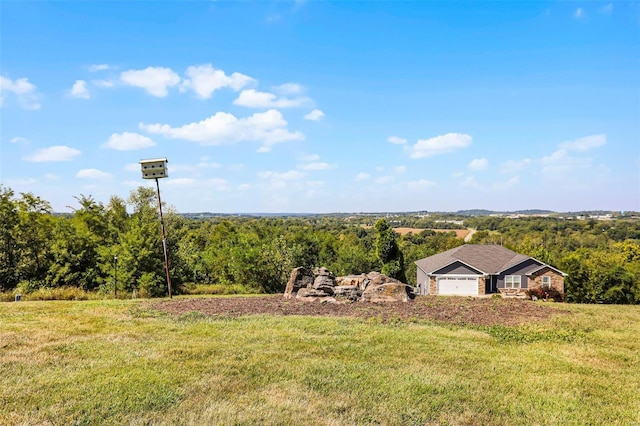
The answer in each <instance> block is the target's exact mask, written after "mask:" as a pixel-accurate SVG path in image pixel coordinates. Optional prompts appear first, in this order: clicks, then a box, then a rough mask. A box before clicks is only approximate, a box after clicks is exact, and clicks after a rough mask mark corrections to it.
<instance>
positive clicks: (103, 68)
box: [88, 64, 111, 72]
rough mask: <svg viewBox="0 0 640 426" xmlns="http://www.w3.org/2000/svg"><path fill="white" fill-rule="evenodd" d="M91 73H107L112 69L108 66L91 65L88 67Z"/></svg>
mask: <svg viewBox="0 0 640 426" xmlns="http://www.w3.org/2000/svg"><path fill="white" fill-rule="evenodd" d="M88 68H89V71H90V72H96V71H106V70H109V69H111V67H110V66H109V65H107V64H94V65H89V66H88Z"/></svg>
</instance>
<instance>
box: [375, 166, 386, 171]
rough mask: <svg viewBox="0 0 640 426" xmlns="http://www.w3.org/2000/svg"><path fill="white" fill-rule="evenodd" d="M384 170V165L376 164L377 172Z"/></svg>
mask: <svg viewBox="0 0 640 426" xmlns="http://www.w3.org/2000/svg"><path fill="white" fill-rule="evenodd" d="M382 171H384V167H382V166H376V172H382Z"/></svg>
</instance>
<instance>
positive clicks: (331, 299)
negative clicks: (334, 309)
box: [284, 267, 414, 303]
mask: <svg viewBox="0 0 640 426" xmlns="http://www.w3.org/2000/svg"><path fill="white" fill-rule="evenodd" d="M413 297H414V294H413V288H412V287H411V286H409V285H407V284H405V283H403V282H400V281H398V280H397V279H395V278H391V277H388V276H386V275H384V274H381V273H379V272H369V273H368V274H360V275H347V276H344V277H336V276H335V275H334V274H333V273H332V272H331V271H329V270H328V269H327V268H324V267H322V268H314V269H313V270H309V269H306V268H302V267H300V268H295V269H294V270H293V271H291V276H290V278H289V282H288V283H287V287H286V289H285V291H284V298H285V299H291V298H295V299H296V300H302V301H322V302H325V303H343V302H358V301H364V302H374V303H381V302H409V301H411V300H412V299H413Z"/></svg>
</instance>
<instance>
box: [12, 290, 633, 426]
mask: <svg viewBox="0 0 640 426" xmlns="http://www.w3.org/2000/svg"><path fill="white" fill-rule="evenodd" d="M199 300H202V298H200V299H199ZM210 300H211V303H214V302H215V300H221V299H210ZM224 300H229V299H228V298H226V299H224ZM256 300H257V299H256ZM471 300H472V299H468V298H450V299H448V300H446V301H444V302H446V303H447V304H449V305H451V304H457V305H459V306H458V307H457V310H456V309H454V311H459V312H460V313H465V312H468V311H469V310H473V309H475V308H474V306H475V305H476V304H478V303H476V302H472V301H471ZM444 302H443V303H444ZM503 302H506V301H501V300H493V299H489V300H486V301H485V302H484V303H479V304H478V305H482V306H485V308H487V309H489V310H491V307H490V306H488V307H487V306H486V303H494V304H495V307H496V312H499V309H504V308H505V306H503V305H501V304H502V303H503ZM156 303H158V302H157V301H153V302H150V301H139V300H135V301H132V300H128V301H127V300H100V301H95V300H93V301H82V302H20V303H0V375H1V377H2V386H0V424H2V425H32V424H34V425H35V424H61V425H62V424H87V425H93V424H96V425H97V424H100V425H120V424H133V425H142V424H145V425H173V424H180V425H182V424H186V425H200V424H212V425H213V424H215V425H240V424H242V425H245V424H248V425H281V424H292V425H294V424H295V425H297V424H304V425H354V424H360V425H380V424H382V425H440V424H452V425H460V424H463V425H515V424H517V425H605V424H606V425H634V424H638V423H639V422H640V405H638V395H639V394H640V355H639V354H640V307H639V306H604V305H598V306H593V305H574V306H571V305H564V304H562V305H559V304H551V303H549V304H544V303H542V302H539V304H538V305H537V306H538V307H539V309H552V310H554V311H552V312H551V314H552V315H551V316H550V317H549V316H537V317H536V318H537V321H535V322H531V323H529V324H525V325H521V326H519V327H512V326H510V325H509V324H508V323H507V324H502V325H474V324H472V323H467V322H465V320H460V318H466V317H467V316H468V315H466V314H465V315H457V316H456V317H455V318H457V320H456V319H454V321H455V322H448V321H451V320H449V319H447V318H448V316H445V317H443V318H442V319H441V320H438V321H435V320H421V319H419V318H411V317H410V316H408V317H406V318H404V317H403V318H400V317H397V318H396V317H394V316H393V315H392V316H387V317H383V316H381V315H379V314H378V313H376V311H375V310H373V311H371V313H370V315H369V316H368V317H367V318H364V317H360V318H351V317H333V316H324V317H317V316H306V315H289V316H283V315H280V314H279V315H270V314H260V315H245V314H242V313H238V312H231V311H229V313H228V315H226V314H224V312H223V313H222V314H220V315H217V316H213V317H211V316H207V315H206V314H204V313H201V312H197V311H192V312H188V311H183V312H184V313H183V314H181V315H172V314H169V313H167V312H163V311H158V310H156V309H154V308H153V305H154V304H156ZM173 303H184V299H180V298H176V299H174V301H166V300H165V301H164V302H163V305H162V306H163V307H164V308H167V304H169V305H171V304H173ZM292 303H293V302H292ZM414 303H418V304H420V303H422V304H426V305H427V307H435V308H437V306H435V305H434V304H436V305H437V304H438V303H440V301H436V300H435V299H434V298H432V297H431V298H429V297H425V298H418V299H417V300H416V302H414ZM510 303H512V302H510ZM522 303H530V304H533V303H534V302H522ZM196 306H197V304H196ZM231 306H235V305H233V304H232V305H231ZM278 306H280V308H282V305H278ZM169 307H170V306H169ZM556 308H560V309H561V310H563V311H569V314H566V313H564V314H554V313H553V312H555V309H556ZM232 309H235V308H232ZM282 309H285V310H286V309H287V308H286V306H285V307H284V308H282ZM536 309H538V308H536ZM544 318H546V319H544Z"/></svg>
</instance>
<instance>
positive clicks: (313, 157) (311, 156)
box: [300, 154, 320, 162]
mask: <svg viewBox="0 0 640 426" xmlns="http://www.w3.org/2000/svg"><path fill="white" fill-rule="evenodd" d="M319 159H320V156H319V155H317V154H302V155H301V156H300V161H304V162H312V161H318V160H319Z"/></svg>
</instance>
